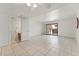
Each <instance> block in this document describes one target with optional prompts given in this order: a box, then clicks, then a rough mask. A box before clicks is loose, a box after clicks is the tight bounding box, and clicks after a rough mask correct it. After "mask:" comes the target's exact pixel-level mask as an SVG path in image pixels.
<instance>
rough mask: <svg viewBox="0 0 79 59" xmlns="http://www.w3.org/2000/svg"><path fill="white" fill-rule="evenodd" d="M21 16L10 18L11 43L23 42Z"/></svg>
mask: <svg viewBox="0 0 79 59" xmlns="http://www.w3.org/2000/svg"><path fill="white" fill-rule="evenodd" d="M21 22H22V21H21V18H19V17H11V19H10V20H9V31H10V35H9V37H10V44H14V43H19V42H21V35H22V33H21V31H22V23H21Z"/></svg>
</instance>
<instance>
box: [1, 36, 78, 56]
mask: <svg viewBox="0 0 79 59" xmlns="http://www.w3.org/2000/svg"><path fill="white" fill-rule="evenodd" d="M0 55H1V56H79V45H78V44H77V42H76V40H75V39H70V38H66V37H58V36H49V35H43V36H40V37H37V38H34V39H30V40H26V41H24V42H20V43H17V44H12V45H10V46H5V47H2V48H0Z"/></svg>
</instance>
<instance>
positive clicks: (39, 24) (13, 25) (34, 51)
mask: <svg viewBox="0 0 79 59" xmlns="http://www.w3.org/2000/svg"><path fill="white" fill-rule="evenodd" d="M0 56H79V3H0Z"/></svg>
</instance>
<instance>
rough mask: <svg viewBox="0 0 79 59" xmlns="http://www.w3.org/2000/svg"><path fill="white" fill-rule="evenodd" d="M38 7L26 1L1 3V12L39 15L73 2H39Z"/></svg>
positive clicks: (28, 15)
mask: <svg viewBox="0 0 79 59" xmlns="http://www.w3.org/2000/svg"><path fill="white" fill-rule="evenodd" d="M37 4H38V7H37V8H35V9H33V8H32V9H31V8H29V7H28V6H27V5H26V3H1V4H0V12H2V11H3V12H4V11H5V13H6V14H10V15H11V14H14V15H26V16H27V17H34V16H39V15H42V14H45V13H48V12H51V11H54V10H57V9H59V8H62V7H65V6H68V5H71V3H37Z"/></svg>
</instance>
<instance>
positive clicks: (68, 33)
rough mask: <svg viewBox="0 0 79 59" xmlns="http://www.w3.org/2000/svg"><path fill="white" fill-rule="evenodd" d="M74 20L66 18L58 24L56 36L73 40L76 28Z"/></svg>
mask: <svg viewBox="0 0 79 59" xmlns="http://www.w3.org/2000/svg"><path fill="white" fill-rule="evenodd" d="M75 24H76V23H75V19H74V18H67V19H64V20H60V21H59V22H58V35H59V36H65V37H71V38H75V37H76V35H75V33H76V29H75V28H76V26H75Z"/></svg>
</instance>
